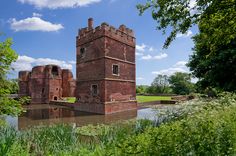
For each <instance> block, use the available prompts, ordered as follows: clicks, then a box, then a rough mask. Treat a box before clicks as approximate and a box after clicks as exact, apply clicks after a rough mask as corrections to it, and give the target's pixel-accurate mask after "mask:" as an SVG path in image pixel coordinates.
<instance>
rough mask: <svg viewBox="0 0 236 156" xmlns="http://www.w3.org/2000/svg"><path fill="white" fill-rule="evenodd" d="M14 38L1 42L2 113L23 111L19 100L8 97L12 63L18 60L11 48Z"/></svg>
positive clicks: (0, 99) (12, 113)
mask: <svg viewBox="0 0 236 156" xmlns="http://www.w3.org/2000/svg"><path fill="white" fill-rule="evenodd" d="M11 46H12V40H11V39H9V38H8V39H6V40H5V41H3V42H0V115H2V114H7V115H17V114H19V113H20V112H21V111H22V108H21V105H20V103H19V101H16V100H14V99H10V98H9V97H8V95H9V94H11V92H12V82H11V81H9V80H8V79H7V73H8V71H9V70H10V69H11V63H12V62H14V61H16V59H17V54H16V52H15V51H14V50H13V49H12V48H11Z"/></svg>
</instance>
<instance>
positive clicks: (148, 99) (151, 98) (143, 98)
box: [136, 96, 171, 103]
mask: <svg viewBox="0 0 236 156" xmlns="http://www.w3.org/2000/svg"><path fill="white" fill-rule="evenodd" d="M136 98H137V101H138V103H143V102H152V101H159V100H171V97H170V96H136Z"/></svg>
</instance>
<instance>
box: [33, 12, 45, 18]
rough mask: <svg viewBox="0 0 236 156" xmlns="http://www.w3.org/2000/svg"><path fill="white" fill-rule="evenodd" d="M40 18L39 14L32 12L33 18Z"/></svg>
mask: <svg viewBox="0 0 236 156" xmlns="http://www.w3.org/2000/svg"><path fill="white" fill-rule="evenodd" d="M42 16H43V15H42V14H39V13H36V12H33V17H42Z"/></svg>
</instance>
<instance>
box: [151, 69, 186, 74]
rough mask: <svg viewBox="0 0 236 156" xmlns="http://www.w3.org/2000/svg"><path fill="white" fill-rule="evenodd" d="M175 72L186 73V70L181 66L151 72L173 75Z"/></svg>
mask: <svg viewBox="0 0 236 156" xmlns="http://www.w3.org/2000/svg"><path fill="white" fill-rule="evenodd" d="M176 72H183V73H186V72H187V71H186V70H184V69H183V68H168V69H163V70H160V71H153V72H152V74H157V75H158V74H161V75H173V74H174V73H176Z"/></svg>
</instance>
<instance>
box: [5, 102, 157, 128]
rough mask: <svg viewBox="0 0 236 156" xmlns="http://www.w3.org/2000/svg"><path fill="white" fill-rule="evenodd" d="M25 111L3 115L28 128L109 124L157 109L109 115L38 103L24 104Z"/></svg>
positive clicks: (147, 115)
mask: <svg viewBox="0 0 236 156" xmlns="http://www.w3.org/2000/svg"><path fill="white" fill-rule="evenodd" d="M25 110H26V112H24V113H23V114H22V115H21V116H19V117H11V116H7V117H4V118H5V120H6V121H7V122H8V123H9V124H10V125H11V126H14V127H16V129H19V130H22V129H28V128H32V127H34V126H40V125H53V124H72V125H73V126H77V127H78V126H84V125H88V124H94V125H96V124H109V123H114V122H118V121H125V120H131V119H151V120H154V119H155V118H156V114H157V113H158V111H157V110H155V109H152V108H144V107H142V108H139V109H138V110H131V111H125V112H120V113H114V114H110V115H100V114H95V113H87V112H81V111H78V110H74V109H71V108H68V107H65V106H56V105H48V104H38V105H29V106H25Z"/></svg>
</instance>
